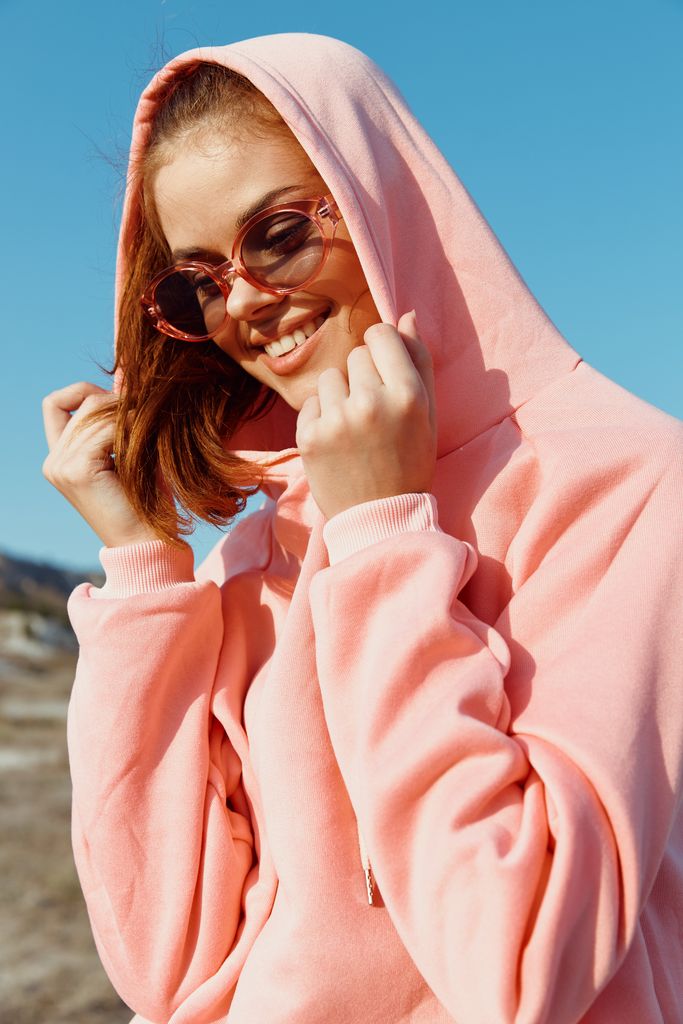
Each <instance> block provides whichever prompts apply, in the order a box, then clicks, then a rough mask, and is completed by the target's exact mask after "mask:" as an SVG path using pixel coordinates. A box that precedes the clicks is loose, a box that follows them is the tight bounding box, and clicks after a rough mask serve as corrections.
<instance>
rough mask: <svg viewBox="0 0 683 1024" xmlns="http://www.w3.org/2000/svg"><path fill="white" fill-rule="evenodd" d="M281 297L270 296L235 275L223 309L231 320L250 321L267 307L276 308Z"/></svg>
mask: <svg viewBox="0 0 683 1024" xmlns="http://www.w3.org/2000/svg"><path fill="white" fill-rule="evenodd" d="M281 302H282V296H281V295H271V294H270V292H263V291H261V290H260V289H259V288H256V287H255V286H254V285H253V284H251V282H249V281H245V280H244V278H243V277H240V276H239V275H238V274H235V275H234V277H233V279H232V288H231V289H230V294H229V295H228V301H227V302H226V304H225V308H226V310H227V312H228V316H229V317H231V319H233V320H251V319H253V317H255V316H257V315H258V314H259V313H260V312H261V311H262V310H264V309H267V308H268V307H269V306H278V305H279V304H280V303H281Z"/></svg>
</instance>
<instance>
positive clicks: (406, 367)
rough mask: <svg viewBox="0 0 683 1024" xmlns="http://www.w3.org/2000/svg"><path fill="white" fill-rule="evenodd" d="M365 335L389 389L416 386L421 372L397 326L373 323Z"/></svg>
mask: <svg viewBox="0 0 683 1024" xmlns="http://www.w3.org/2000/svg"><path fill="white" fill-rule="evenodd" d="M402 319H403V318H402ZM363 337H364V338H365V343H366V345H367V346H368V348H369V349H370V354H371V356H372V360H373V362H374V364H375V366H376V368H377V372H378V373H379V375H380V377H381V378H382V381H383V382H384V383H385V384H386V386H387V387H388V388H389V389H393V388H402V387H405V388H410V387H415V384H416V383H418V382H419V373H418V372H417V368H416V367H415V364H414V363H413V360H412V359H411V357H410V354H409V352H408V350H407V348H406V346H405V344H404V342H403V339H402V337H401V334H400V333H399V331H398V329H397V328H396V327H394V326H393V325H392V324H385V323H382V324H373V325H372V326H371V327H368V329H367V331H366V332H365V334H364V336H363Z"/></svg>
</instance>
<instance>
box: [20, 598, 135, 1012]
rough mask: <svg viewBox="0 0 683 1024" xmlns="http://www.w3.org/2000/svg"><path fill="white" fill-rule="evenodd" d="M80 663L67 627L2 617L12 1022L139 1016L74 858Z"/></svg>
mask: <svg viewBox="0 0 683 1024" xmlns="http://www.w3.org/2000/svg"><path fill="white" fill-rule="evenodd" d="M70 647H71V649H69V648H70ZM75 664H76V655H75V651H74V650H73V638H72V637H71V636H70V635H69V633H68V630H66V627H64V626H63V625H60V624H59V623H57V622H55V621H54V620H53V619H49V618H46V617H44V616H39V615H35V614H31V613H29V612H25V611H8V610H3V611H0V819H1V821H2V843H1V844H0V962H1V963H2V971H1V977H0V1007H1V1010H0V1016H1V1017H2V1020H3V1021H6V1022H7V1024H128V1022H129V1021H130V1019H131V1017H132V1016H133V1014H132V1012H131V1010H130V1009H129V1008H128V1007H127V1006H126V1005H125V1004H124V1003H122V1002H121V1000H120V999H119V997H118V995H117V994H116V992H115V991H114V989H113V988H112V986H111V984H110V982H109V980H108V978H107V976H106V975H105V973H104V970H103V969H102V966H101V964H100V961H99V958H98V955H97V951H96V949H95V944H94V941H93V938H92V933H91V931H90V923H89V920H88V915H87V911H86V909H85V903H84V900H83V896H82V894H81V890H80V887H79V883H78V878H77V876H76V870H75V867H74V863H73V855H72V851H71V837H70V814H71V807H70V803H71V780H70V777H69V768H68V761H67V749H66V709H67V703H68V699H69V693H70V690H71V685H72V682H73V677H74V669H75Z"/></svg>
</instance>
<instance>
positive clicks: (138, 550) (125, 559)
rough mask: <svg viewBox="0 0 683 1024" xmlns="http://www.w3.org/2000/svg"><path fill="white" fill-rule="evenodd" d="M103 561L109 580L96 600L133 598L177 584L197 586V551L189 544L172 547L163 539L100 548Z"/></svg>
mask: <svg viewBox="0 0 683 1024" xmlns="http://www.w3.org/2000/svg"><path fill="white" fill-rule="evenodd" d="M100 562H101V563H102V568H103V569H104V571H105V573H106V577H107V578H106V581H105V584H104V586H103V587H101V588H100V589H99V590H93V591H91V594H92V596H93V597H132V596H133V595H134V594H154V593H156V592H157V591H160V590H168V589H169V587H175V586H177V584H178V583H194V552H193V550H192V548H191V547H189V546H188V545H186V546H185V547H183V548H176V547H173V545H171V544H167V543H166V542H165V541H163V540H146V541H141V542H140V543H139V544H124V545H121V546H120V547H113V548H106V547H105V548H101V549H100Z"/></svg>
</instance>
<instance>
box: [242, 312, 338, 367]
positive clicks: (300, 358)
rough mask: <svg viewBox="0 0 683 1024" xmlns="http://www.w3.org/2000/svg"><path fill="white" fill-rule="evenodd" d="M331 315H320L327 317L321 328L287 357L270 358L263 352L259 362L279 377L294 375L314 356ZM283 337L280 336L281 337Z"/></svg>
mask: <svg viewBox="0 0 683 1024" xmlns="http://www.w3.org/2000/svg"><path fill="white" fill-rule="evenodd" d="M329 313H330V311H329V310H326V311H325V312H324V313H320V314H319V315H320V316H324V317H325V319H324V320H323V322H322V324H321V325H320V327H318V329H317V330H316V331H314V332H313V334H311V335H310V337H308V338H306V340H305V341H304V342H302V343H301V344H300V345H297V346H296V348H294V349H292V351H291V352H287V353H286V354H285V355H281V356H269V355H268V353H267V352H265V351H263V350H262V351H261V352H260V354H259V356H258V361H259V362H260V363H263V364H264V365H265V366H266V367H267V368H268V369H269V370H271V371H272V372H273V373H275V374H277V376H278V377H285V376H287V375H288V374H290V373H294V372H295V371H296V370H298V369H299V367H300V366H302V365H303V364H304V363H305V362H306V361H307V360H308V359H309V357H310V356H311V355H312V354H313V351H314V349H315V348H316V347H317V345H318V341H319V340H320V337H321V334H322V333H323V331H324V330H325V324H326V323H327V319H328V316H329ZM309 319H310V318H309ZM304 323H308V321H304ZM289 330H290V332H291V331H292V330H296V328H295V327H290V328H289ZM282 336H283V335H280V337H282Z"/></svg>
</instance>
